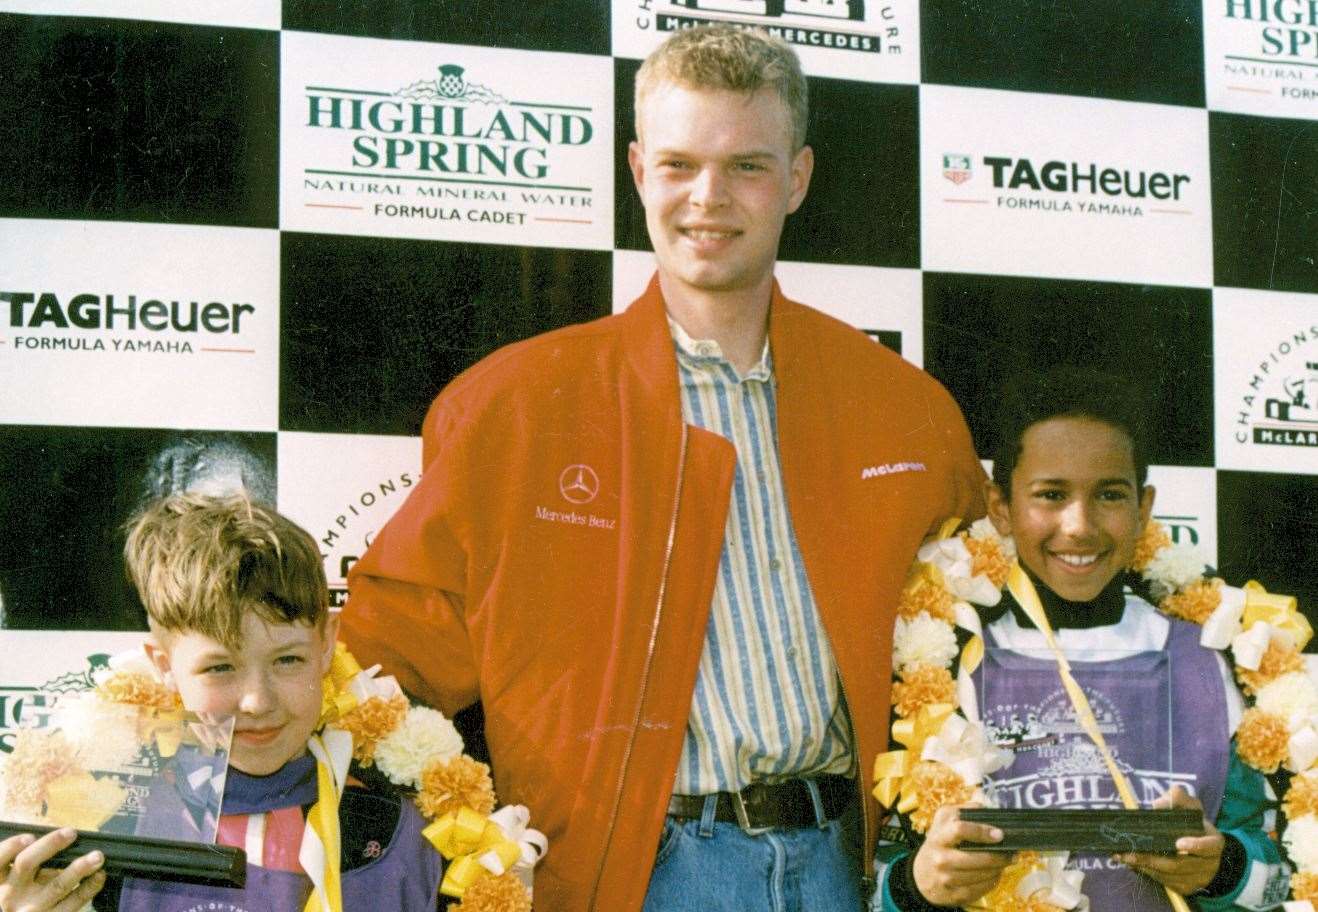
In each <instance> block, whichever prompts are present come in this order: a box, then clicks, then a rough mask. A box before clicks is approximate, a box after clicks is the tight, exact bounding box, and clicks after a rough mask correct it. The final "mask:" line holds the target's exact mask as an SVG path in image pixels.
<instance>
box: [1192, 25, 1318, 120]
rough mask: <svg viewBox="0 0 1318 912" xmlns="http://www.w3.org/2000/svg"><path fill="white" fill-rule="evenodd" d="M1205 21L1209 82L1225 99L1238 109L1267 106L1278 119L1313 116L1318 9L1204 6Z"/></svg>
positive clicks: (1317, 67)
mask: <svg viewBox="0 0 1318 912" xmlns="http://www.w3.org/2000/svg"><path fill="white" fill-rule="evenodd" d="M1204 16H1205V21H1204V37H1205V50H1206V52H1207V62H1208V63H1209V64H1210V69H1209V76H1210V82H1211V81H1212V80H1213V79H1218V80H1220V87H1221V89H1222V90H1224V93H1226V98H1228V99H1231V100H1233V101H1234V102H1235V103H1237V104H1240V105H1250V104H1262V105H1265V106H1266V105H1268V104H1269V103H1270V102H1271V103H1272V104H1273V105H1274V107H1269V108H1266V110H1269V111H1276V112H1277V113H1289V112H1292V111H1295V110H1299V111H1310V112H1311V111H1313V110H1314V104H1315V103H1318V3H1314V2H1313V0H1209V2H1207V3H1205V5H1204ZM1210 88H1211V85H1210ZM1269 96H1271V97H1272V98H1271V99H1270V98H1269ZM1272 99H1275V101H1272ZM1297 103H1298V107H1297ZM1210 106H1211V100H1210Z"/></svg>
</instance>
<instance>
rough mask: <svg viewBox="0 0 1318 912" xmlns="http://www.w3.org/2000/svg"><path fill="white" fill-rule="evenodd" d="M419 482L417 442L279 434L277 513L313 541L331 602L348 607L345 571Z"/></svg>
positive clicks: (418, 449) (419, 441)
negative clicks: (321, 562)
mask: <svg viewBox="0 0 1318 912" xmlns="http://www.w3.org/2000/svg"><path fill="white" fill-rule="evenodd" d="M420 478H421V439H420V438H419V437H379V436H371V435H366V434H299V433H292V432H289V431H283V432H281V433H280V434H279V511H280V512H281V513H283V514H284V515H286V516H287V517H288V518H289V519H291V520H293V521H294V522H296V523H297V524H298V525H300V526H302V527H303V528H304V529H306V530H307V531H308V532H309V533H311V536H312V537H313V538H315V539H316V542H317V543H318V544H319V546H320V552H321V554H322V555H324V557H325V577H326V579H327V580H328V582H329V587H330V603H331V604H332V605H335V606H338V605H341V604H342V603H343V597H344V595H345V594H346V592H347V574H348V568H349V567H351V566H352V564H353V563H354V562H355V561H356V560H357V558H359V557H361V556H362V554H363V553H364V552H365V551H366V548H367V547H368V546H369V545H370V543H371V539H372V538H373V537H374V536H375V533H376V532H377V531H379V529H380V527H381V526H383V525H384V524H385V522H386V521H387V520H388V519H389V517H391V516H393V514H394V511H395V510H397V509H398V507H399V506H400V505H401V504H402V503H403V501H404V500H406V499H407V495H408V494H409V493H411V490H412V488H413V487H414V486H415V485H416V483H417V481H418V480H419V479H420Z"/></svg>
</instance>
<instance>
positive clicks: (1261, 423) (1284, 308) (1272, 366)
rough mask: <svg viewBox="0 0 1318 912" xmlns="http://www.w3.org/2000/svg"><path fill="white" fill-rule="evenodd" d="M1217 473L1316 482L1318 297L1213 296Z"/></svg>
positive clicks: (1233, 292)
mask: <svg viewBox="0 0 1318 912" xmlns="http://www.w3.org/2000/svg"><path fill="white" fill-rule="evenodd" d="M1213 373H1214V383H1213V386H1214V389H1215V391H1216V401H1215V403H1214V411H1215V413H1216V421H1217V428H1216V430H1217V435H1216V439H1217V465H1218V467H1220V468H1223V469H1241V470H1246V471H1250V470H1253V471H1260V472H1290V473H1304V474H1309V475H1318V296H1315V295H1303V294H1287V293H1285V292H1276V291H1254V290H1249V289H1243V288H1215V289H1213Z"/></svg>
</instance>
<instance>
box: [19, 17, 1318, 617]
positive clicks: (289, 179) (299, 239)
mask: <svg viewBox="0 0 1318 912" xmlns="http://www.w3.org/2000/svg"><path fill="white" fill-rule="evenodd" d="M216 7H219V8H222V11H221V12H218V13H217V12H215V10H214V9H213V8H216ZM348 7H351V9H348ZM1313 15H1314V14H1313V11H1312V4H1308V3H1305V2H1302V0H1204V2H1203V4H1202V5H1201V4H1199V3H1197V2H1188V0H1174V2H1165V3H1152V4H1151V3H1139V2H1134V0H1129V2H1123V3H1101V4H1061V5H1059V4H1056V3H1052V2H1043V0H993V2H990V0H926V2H923V3H920V4H918V5H917V4H916V3H915V2H910V0H615V2H613V3H612V4H611V5H610V4H606V3H604V2H602V0H596V2H589V0H554V2H534V3H527V2H523V0H469V2H466V3H459V2H442V3H441V2H423V0H415V2H405V0H387V2H374V3H358V4H346V3H338V2H334V3H331V2H327V0H318V2H317V0H286V2H284V3H283V4H282V6H281V4H280V3H279V2H277V0H241V2H237V0H235V2H230V3H225V4H214V3H208V2H204V0H96V2H91V0H0V48H3V49H4V51H5V53H4V54H3V59H4V61H5V69H6V73H5V78H4V79H3V80H0V123H3V124H4V125H5V130H4V135H5V140H4V142H2V143H0V174H3V175H4V179H3V180H0V321H2V322H0V422H2V423H3V426H0V473H2V475H0V478H3V481H0V516H3V517H4V519H5V523H6V526H7V528H6V529H5V534H4V535H3V536H2V537H0V599H2V600H3V601H2V608H0V611H2V612H3V618H4V621H5V623H6V624H8V625H9V626H13V627H52V628H74V627H81V628H133V627H136V626H137V625H138V624H139V623H140V615H139V614H138V608H137V606H136V605H135V603H134V602H133V600H132V598H131V596H130V595H129V593H128V590H127V587H126V585H125V583H124V582H123V579H122V573H121V570H120V561H119V556H118V551H119V548H120V547H121V544H122V534H121V532H120V526H121V524H122V522H123V520H124V518H125V517H126V516H127V515H128V513H129V512H131V510H132V509H133V508H134V506H135V504H137V503H138V502H139V500H140V499H141V498H142V497H144V496H147V495H150V494H152V493H157V492H160V491H165V490H172V489H174V488H176V487H178V486H180V485H185V484H196V483H202V484H211V485H217V486H218V485H223V484H227V483H230V482H232V481H234V480H236V479H241V480H243V481H245V482H246V483H247V484H249V485H251V486H254V487H255V488H256V489H258V490H260V491H265V492H270V493H271V494H273V496H275V497H276V499H277V502H278V504H279V506H280V507H281V508H282V509H283V510H285V511H286V512H288V513H289V514H290V515H291V516H293V517H294V518H295V519H297V520H298V521H299V522H301V523H302V524H304V525H306V526H307V527H308V528H309V529H311V530H312V531H313V532H314V533H315V534H316V536H317V537H318V538H319V539H320V540H321V542H322V544H323V547H324V550H325V553H326V555H327V556H326V570H327V573H328V575H329V577H330V579H331V581H332V582H333V583H334V584H336V585H341V582H342V579H343V575H344V572H345V570H346V568H347V566H349V565H350V564H351V562H352V560H353V559H354V558H355V557H356V556H357V555H359V554H360V553H361V551H362V549H364V548H365V547H366V545H367V544H368V542H369V540H370V537H371V535H372V534H373V532H374V531H375V530H376V529H378V528H379V526H380V525H381V524H382V523H383V522H384V520H385V519H386V518H387V517H388V516H389V515H390V513H391V512H392V511H393V509H394V508H395V507H396V506H397V505H398V504H399V503H400V502H401V500H402V499H403V498H404V497H405V496H406V494H407V491H408V489H409V488H410V487H411V486H412V485H413V484H415V481H416V479H417V477H418V475H419V470H420V466H419V462H420V447H419V443H418V441H417V439H416V437H415V434H416V433H417V429H418V426H419V422H420V420H421V417H422V415H423V414H424V410H425V408H426V405H427V404H428V403H429V401H430V400H431V398H432V397H433V396H434V394H435V393H436V392H437V391H438V390H439V389H440V388H441V387H442V386H443V385H444V384H445V383H446V382H447V381H448V380H449V379H451V378H452V377H453V376H454V375H455V374H457V373H458V372H459V371H461V370H462V369H463V368H464V367H466V366H468V365H470V364H471V363H473V362H474V361H475V360H477V359H478V358H480V357H481V356H482V355H484V354H486V353H488V352H490V351H491V350H493V349H494V348H496V347H497V346H499V345H502V344H505V343H507V342H510V341H513V340H516V339H519V338H523V337H525V336H527V335H530V334H533V333H538V332H541V331H544V330H547V329H550V328H553V327H555V326H560V325H563V324H565V323H570V322H574V321H579V320H585V319H589V318H592V317H595V316H598V315H602V314H605V313H608V312H609V311H610V310H612V309H615V308H617V307H620V306H623V305H625V303H626V302H627V301H628V300H630V298H631V297H632V296H633V295H634V294H636V293H637V292H638V291H639V290H640V288H641V287H642V286H643V284H644V282H645V279H646V277H647V276H648V274H649V272H650V269H651V265H650V258H649V255H648V253H647V249H648V247H647V244H648V242H647V240H646V235H645V229H644V220H643V216H642V212H641V210H640V207H639V205H638V202H637V199H636V196H635V192H634V191H633V189H632V187H631V183H630V177H629V175H628V173H627V171H626V165H625V155H626V143H627V142H628V141H629V140H630V138H631V117H632V100H631V90H632V79H633V76H634V74H635V72H636V68H637V66H638V61H639V60H640V59H641V58H642V57H644V55H645V54H646V53H647V52H648V50H649V49H650V48H652V47H653V46H654V45H655V44H656V43H657V42H658V41H660V40H662V39H663V37H664V36H665V35H666V34H668V33H669V32H670V31H671V30H673V29H674V28H680V27H685V26H688V25H695V24H699V23H701V22H705V21H709V20H730V21H735V22H740V23H743V24H746V25H750V26H762V27H766V28H769V29H772V30H775V31H776V32H778V33H779V34H782V35H783V36H784V37H785V38H786V39H787V40H789V41H790V42H792V43H793V44H794V45H796V46H797V47H798V49H799V50H800V52H801V56H802V59H803V61H804V63H805V66H806V69H807V72H808V73H809V74H810V90H811V94H812V99H813V109H812V113H811V121H810V135H809V140H810V142H811V144H812V145H813V146H814V147H815V149H816V153H817V161H818V166H817V169H816V172H815V178H814V185H813V186H812V188H811V192H810V195H809V198H808V199H807V201H806V203H805V205H804V207H803V208H802V210H801V211H800V212H799V213H798V214H796V215H795V216H793V217H792V218H791V219H790V220H789V222H788V225H787V229H786V232H785V235H784V238H783V242H782V260H783V262H782V264H781V267H780V270H779V277H780V280H781V282H782V284H783V286H784V288H785V290H786V291H787V292H788V293H789V294H791V295H793V296H795V297H798V298H801V299H803V300H806V301H808V302H810V303H813V304H815V305H817V306H819V307H821V308H823V309H825V310H828V311H830V312H832V313H834V314H837V315H838V316H840V317H842V318H843V319H846V320H849V321H850V322H852V323H854V324H856V325H857V326H860V327H861V328H863V329H865V330H867V331H869V332H870V333H871V334H872V335H874V337H875V338H876V339H877V340H878V341H880V342H882V343H883V344H887V345H890V346H892V347H893V348H895V349H897V350H898V351H900V352H901V353H902V354H903V355H904V356H905V357H907V358H909V359H910V360H912V361H914V362H915V363H917V364H922V365H923V366H925V367H926V368H928V369H929V370H930V371H931V372H933V373H934V374H935V375H936V376H938V377H939V378H940V379H941V380H942V381H943V382H944V383H946V384H947V385H948V386H949V387H950V388H951V390H952V391H953V392H954V393H955V394H956V396H957V397H958V398H959V400H960V401H961V402H962V404H963V406H964V408H965V410H966V412H967V415H968V417H969V420H970V423H971V426H972V429H973V430H974V431H975V433H976V437H977V441H978V443H979V446H980V448H981V451H982V452H983V453H986V454H987V453H989V452H991V450H992V447H993V445H994V443H995V441H994V439H993V432H992V428H991V412H992V406H993V402H994V399H995V394H996V390H997V389H998V388H999V385H1000V384H1001V382H1002V381H1003V379H1004V378H1005V377H1006V376H1007V375H1009V374H1010V373H1012V372H1013V371H1015V370H1017V369H1020V368H1023V367H1038V366H1041V365H1048V364H1051V363H1055V362H1064V361H1075V362H1084V363H1090V364H1094V365H1096V366H1099V367H1101V368H1104V369H1107V370H1110V371H1115V372H1117V373H1119V374H1122V375H1124V376H1127V377H1129V378H1130V379H1131V381H1132V382H1135V383H1138V384H1140V385H1141V387H1143V388H1144V389H1145V391H1146V392H1147V394H1148V396H1149V399H1150V402H1151V403H1152V406H1151V407H1153V408H1154V409H1155V411H1156V414H1155V416H1154V418H1155V420H1154V426H1155V428H1156V440H1155V446H1154V456H1155V460H1156V462H1157V466H1156V467H1155V469H1154V482H1155V483H1156V484H1157V486H1158V488H1159V491H1160V497H1159V503H1158V507H1157V509H1156V511H1155V512H1156V513H1157V514H1158V515H1159V516H1161V517H1163V518H1164V520H1165V521H1166V522H1168V524H1169V525H1171V526H1172V528H1173V530H1174V531H1175V532H1176V534H1177V536H1178V537H1180V538H1182V539H1183V540H1184V539H1187V538H1188V539H1190V540H1195V541H1198V542H1199V543H1200V544H1201V545H1202V546H1203V547H1204V548H1205V550H1206V551H1207V553H1208V556H1209V558H1210V559H1211V560H1214V561H1216V562H1217V563H1218V564H1219V565H1220V567H1221V569H1222V571H1223V573H1224V574H1226V575H1228V576H1229V577H1230V578H1232V579H1233V580H1237V581H1243V580H1244V579H1247V578H1258V579H1260V580H1263V581H1265V582H1266V583H1268V584H1269V585H1270V586H1271V587H1273V588H1276V589H1279V590H1282V591H1290V592H1294V593H1296V594H1298V595H1300V596H1301V598H1302V600H1303V602H1304V603H1305V604H1306V605H1307V606H1308V609H1309V613H1310V616H1311V617H1314V616H1315V609H1316V608H1318V572H1316V571H1318V21H1313ZM856 419H857V420H875V421H879V420H882V415H873V416H865V415H858V416H856Z"/></svg>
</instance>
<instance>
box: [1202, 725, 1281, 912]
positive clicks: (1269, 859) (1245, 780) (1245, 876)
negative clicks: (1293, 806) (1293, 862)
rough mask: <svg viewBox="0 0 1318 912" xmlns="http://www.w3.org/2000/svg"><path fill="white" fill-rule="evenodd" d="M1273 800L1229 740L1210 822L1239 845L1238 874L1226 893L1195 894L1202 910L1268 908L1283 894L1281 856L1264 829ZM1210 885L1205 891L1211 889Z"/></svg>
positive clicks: (1263, 784) (1274, 906)
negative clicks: (1222, 788)
mask: <svg viewBox="0 0 1318 912" xmlns="http://www.w3.org/2000/svg"><path fill="white" fill-rule="evenodd" d="M1274 805H1275V802H1272V801H1269V800H1268V795H1267V785H1266V783H1265V781H1264V779H1263V776H1262V774H1260V773H1259V772H1258V771H1257V770H1252V769H1250V768H1249V767H1247V766H1245V764H1244V763H1242V762H1241V760H1240V757H1239V756H1237V754H1236V745H1235V741H1232V742H1231V765H1230V768H1229V769H1228V771H1227V779H1226V794H1225V795H1224V796H1223V799H1222V809H1221V810H1220V811H1219V812H1218V814H1217V820H1216V821H1215V822H1216V825H1217V828H1218V829H1219V830H1221V831H1222V832H1223V833H1224V834H1226V835H1228V836H1232V837H1234V838H1235V839H1236V840H1237V841H1238V842H1239V843H1240V845H1241V847H1242V848H1243V849H1244V865H1243V870H1242V871H1241V872H1240V878H1239V880H1238V881H1237V882H1236V883H1235V885H1234V887H1232V888H1231V889H1230V891H1229V892H1227V893H1225V894H1223V895H1220V896H1208V895H1204V894H1200V895H1197V896H1195V901H1196V902H1197V903H1198V904H1199V907H1200V908H1201V909H1203V910H1205V912H1224V910H1227V909H1255V910H1263V909H1272V908H1276V907H1277V906H1279V905H1281V903H1282V901H1283V900H1284V899H1285V898H1286V895H1287V892H1288V889H1289V884H1290V871H1289V869H1288V868H1287V866H1286V864H1285V863H1284V862H1283V861H1282V860H1281V852H1280V850H1279V849H1278V848H1277V843H1276V842H1274V841H1273V840H1272V839H1271V838H1270V837H1269V836H1268V833H1267V830H1268V829H1270V828H1271V826H1270V824H1269V822H1268V819H1267V818H1268V817H1269V816H1271V814H1270V810H1269V809H1270V808H1271V807H1273V806H1274ZM1211 888H1212V885H1211V884H1210V886H1209V889H1210V890H1211Z"/></svg>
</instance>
